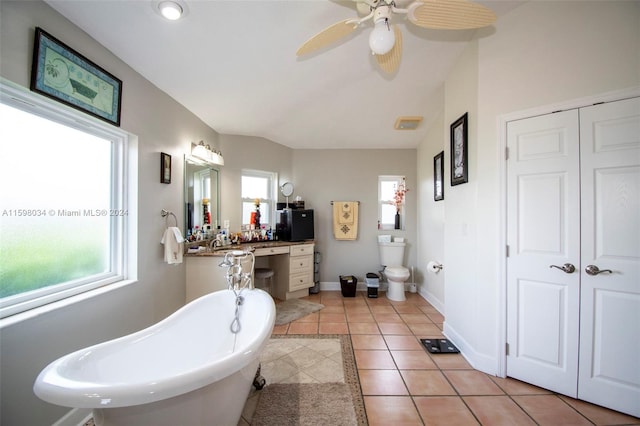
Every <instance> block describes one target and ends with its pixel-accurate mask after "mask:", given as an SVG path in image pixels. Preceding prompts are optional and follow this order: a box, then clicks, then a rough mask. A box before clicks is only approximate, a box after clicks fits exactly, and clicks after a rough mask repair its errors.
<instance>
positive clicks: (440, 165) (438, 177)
mask: <svg viewBox="0 0 640 426" xmlns="http://www.w3.org/2000/svg"><path fill="white" fill-rule="evenodd" d="M433 199H434V201H441V200H444V151H442V152H441V153H440V154H438V155H436V156H435V157H433Z"/></svg>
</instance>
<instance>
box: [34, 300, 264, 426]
mask: <svg viewBox="0 0 640 426" xmlns="http://www.w3.org/2000/svg"><path fill="white" fill-rule="evenodd" d="M241 296H242V297H243V302H242V304H241V305H240V306H239V309H238V312H239V325H240V330H239V332H238V333H232V332H231V329H230V327H231V324H232V322H234V319H235V312H236V296H235V294H234V292H233V291H231V290H221V291H217V292H215V293H211V294H208V295H206V296H203V297H201V298H199V299H196V300H194V301H193V302H191V303H189V304H187V305H185V306H184V307H182V308H181V309H179V310H178V311H176V312H175V313H174V314H172V315H171V316H169V317H167V318H166V319H164V320H162V321H160V322H159V323H157V324H155V325H153V326H151V327H149V328H146V329H144V330H141V331H139V332H136V333H133V334H130V335H128V336H124V337H121V338H118V339H115V340H111V341H108V342H105V343H100V344H98V345H95V346H91V347H88V348H85V349H81V350H79V351H76V352H73V353H71V354H69V355H66V356H64V357H62V358H60V359H58V360H56V361H54V362H52V363H51V364H49V366H47V367H46V368H45V369H44V370H43V371H42V372H41V373H40V375H39V376H38V378H37V379H36V382H35V385H34V392H35V393H36V395H37V396H38V397H40V398H41V399H43V400H45V401H47V402H50V403H53V404H57V405H62V406H66V407H77V408H92V409H93V416H94V421H95V423H96V425H98V426H101V425H105V426H106V425H141V426H142V425H167V426H175V425H207V426H209V425H223V426H226V425H230V426H236V425H237V423H238V421H239V419H240V416H241V414H242V409H243V407H244V404H245V401H246V399H247V396H248V394H249V391H250V390H251V384H252V382H253V380H254V378H255V376H256V370H257V369H258V366H259V356H260V354H261V352H262V350H263V349H264V347H265V346H266V344H267V342H268V340H269V337H270V335H271V332H272V331H273V324H274V321H275V305H274V303H273V299H272V298H271V296H270V295H269V294H268V293H266V292H264V291H262V290H259V289H252V290H249V289H247V290H244V291H242V293H241ZM237 324H238V323H236V324H235V325H234V327H237Z"/></svg>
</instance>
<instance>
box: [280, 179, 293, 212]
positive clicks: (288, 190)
mask: <svg viewBox="0 0 640 426" xmlns="http://www.w3.org/2000/svg"><path fill="white" fill-rule="evenodd" d="M280 192H282V195H284V196H285V197H286V199H287V204H286V206H287V208H289V197H291V195H292V194H293V184H292V183H291V182H285V183H283V184H282V185H281V186H280Z"/></svg>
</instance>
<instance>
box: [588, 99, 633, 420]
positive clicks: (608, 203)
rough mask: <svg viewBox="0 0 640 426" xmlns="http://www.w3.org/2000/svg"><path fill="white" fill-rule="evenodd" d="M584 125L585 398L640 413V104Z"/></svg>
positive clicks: (593, 111)
mask: <svg viewBox="0 0 640 426" xmlns="http://www.w3.org/2000/svg"><path fill="white" fill-rule="evenodd" d="M580 124H581V129H580V133H581V143H582V150H581V160H580V161H581V167H582V263H583V268H582V271H581V288H582V291H581V294H582V312H581V318H580V323H581V334H580V372H579V391H578V396H579V398H580V399H584V400H586V401H591V402H594V403H596V404H601V405H605V406H607V407H610V408H614V409H616V410H619V411H623V412H626V413H629V414H632V415H635V416H640V99H638V98H635V99H630V100H625V101H619V102H614V103H610V104H603V105H595V106H592V107H588V108H584V109H582V110H581V115H580ZM586 265H595V266H597V267H598V268H599V269H600V270H611V272H603V273H600V274H598V275H590V274H588V273H586V272H585V270H584V268H585V267H586Z"/></svg>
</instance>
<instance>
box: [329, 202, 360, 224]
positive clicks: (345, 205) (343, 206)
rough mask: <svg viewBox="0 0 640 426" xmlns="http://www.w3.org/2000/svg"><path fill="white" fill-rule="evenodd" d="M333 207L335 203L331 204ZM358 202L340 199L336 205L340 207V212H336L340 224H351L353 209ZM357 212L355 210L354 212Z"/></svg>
mask: <svg viewBox="0 0 640 426" xmlns="http://www.w3.org/2000/svg"><path fill="white" fill-rule="evenodd" d="M333 205H334V207H335V205H336V203H334V204H333ZM357 205H358V203H354V202H353V201H341V202H340V203H339V204H338V206H339V207H340V213H339V214H338V223H340V224H341V225H343V224H346V225H352V224H353V221H354V215H353V211H354V210H353V209H354V206H356V208H357ZM356 213H357V212H356Z"/></svg>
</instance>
